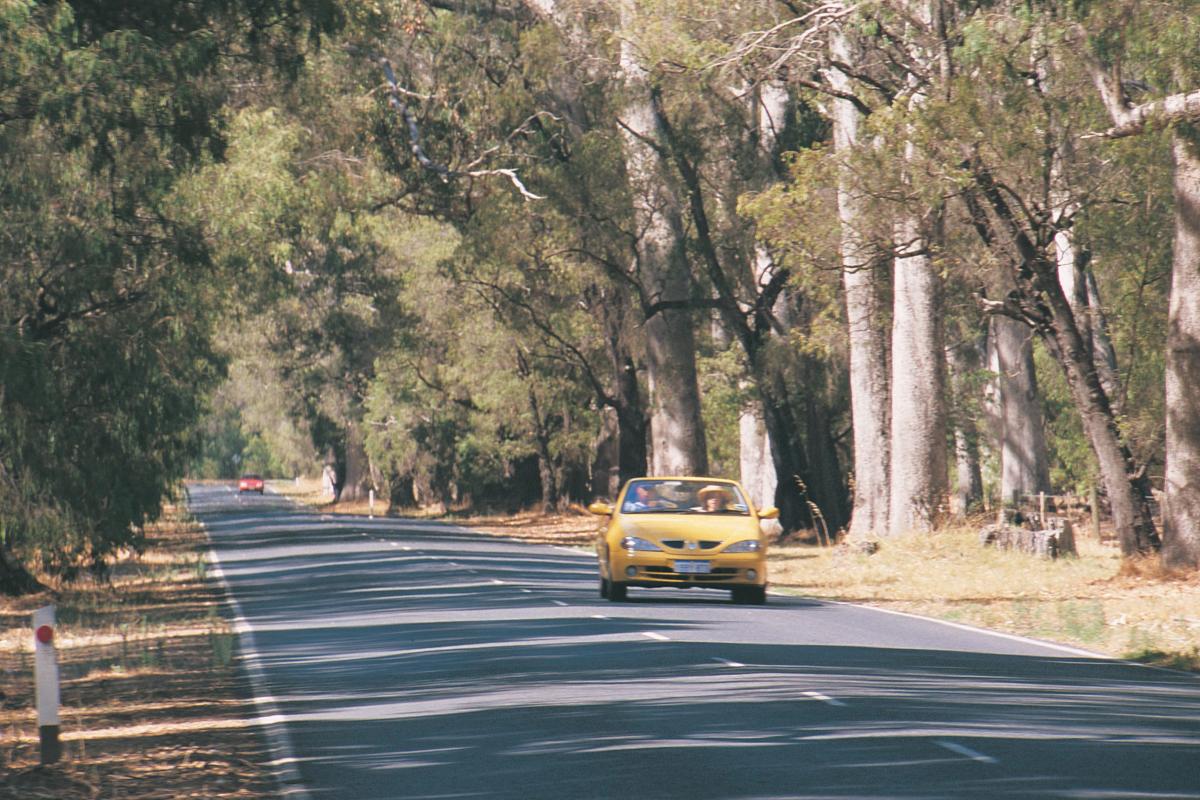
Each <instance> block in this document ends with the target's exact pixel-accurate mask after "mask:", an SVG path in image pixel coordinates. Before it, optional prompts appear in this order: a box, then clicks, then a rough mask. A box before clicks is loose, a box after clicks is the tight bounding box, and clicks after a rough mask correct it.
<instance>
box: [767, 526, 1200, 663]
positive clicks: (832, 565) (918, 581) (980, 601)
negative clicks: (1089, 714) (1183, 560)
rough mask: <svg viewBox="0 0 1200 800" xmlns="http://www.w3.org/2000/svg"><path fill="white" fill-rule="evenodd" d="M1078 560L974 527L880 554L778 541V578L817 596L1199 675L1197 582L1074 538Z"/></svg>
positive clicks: (904, 541) (917, 538) (915, 538)
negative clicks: (1035, 550) (1017, 546)
mask: <svg viewBox="0 0 1200 800" xmlns="http://www.w3.org/2000/svg"><path fill="white" fill-rule="evenodd" d="M1078 538H1079V541H1078V542H1077V544H1078V549H1079V558H1060V559H1058V560H1054V561H1050V560H1042V559H1038V558H1035V557H1032V556H1028V555H1025V554H1021V553H1015V552H1007V551H999V550H995V549H992V548H984V547H981V546H980V544H979V540H978V536H977V534H976V529H975V528H970V529H952V530H945V531H941V532H939V533H935V534H924V535H922V534H910V535H907V536H901V537H896V538H893V539H887V540H885V541H884V542H882V544H881V548H880V550H879V552H877V553H875V554H874V555H864V554H861V553H856V552H853V551H851V550H845V549H839V548H833V549H826V548H814V547H811V546H803V545H790V546H789V545H783V546H779V545H777V546H776V547H775V548H773V550H772V560H771V580H772V584H773V585H774V586H775V587H776V588H777V589H784V590H787V591H789V592H795V593H797V594H804V595H807V596H811V597H825V598H830V599H837V600H846V601H851V602H856V603H863V604H865V605H872V606H878V607H881V608H889V609H893V610H897V611H905V612H909V613H914V614H921V615H923V616H929V617H935V618H938V619H946V620H951V621H954V622H961V623H965V624H968V625H975V626H979V627H982V628H989V629H992V630H999V631H1004V632H1007V633H1014V634H1018V635H1021V636H1029V637H1033V638H1036V639H1045V640H1049V641H1054V642H1059V643H1063V644H1070V645H1074V646H1077V647H1081V648H1084V649H1087V650H1091V651H1094V652H1100V653H1106V654H1108V655H1112V656H1118V657H1122V658H1134V659H1140V660H1145V661H1151V662H1154V663H1160V664H1169V665H1172V666H1177V667H1182V668H1189V669H1200V575H1190V576H1181V575H1171V574H1167V573H1164V572H1163V571H1162V570H1161V568H1158V567H1157V565H1156V562H1150V561H1147V562H1144V563H1139V564H1133V565H1130V564H1123V563H1122V560H1121V557H1120V553H1119V551H1118V550H1117V548H1116V547H1115V546H1113V545H1111V544H1107V543H1100V542H1097V541H1096V540H1095V539H1092V538H1085V537H1078Z"/></svg>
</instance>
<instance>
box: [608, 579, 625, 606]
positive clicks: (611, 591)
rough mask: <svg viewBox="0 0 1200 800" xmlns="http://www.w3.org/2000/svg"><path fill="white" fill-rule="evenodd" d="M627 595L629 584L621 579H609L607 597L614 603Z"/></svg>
mask: <svg viewBox="0 0 1200 800" xmlns="http://www.w3.org/2000/svg"><path fill="white" fill-rule="evenodd" d="M628 597H629V586H628V585H627V584H624V583H622V582H621V581H609V583H608V599H609V600H611V601H612V602H614V603H623V602H625V600H626V599H627V598H628Z"/></svg>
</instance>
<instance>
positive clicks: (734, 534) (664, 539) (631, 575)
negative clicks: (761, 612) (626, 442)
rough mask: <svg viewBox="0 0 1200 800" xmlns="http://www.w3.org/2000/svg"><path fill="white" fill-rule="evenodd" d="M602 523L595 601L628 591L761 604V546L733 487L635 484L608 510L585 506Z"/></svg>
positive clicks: (656, 481)
mask: <svg viewBox="0 0 1200 800" xmlns="http://www.w3.org/2000/svg"><path fill="white" fill-rule="evenodd" d="M588 510H589V511H591V512H592V513H593V514H598V515H601V516H607V517H608V518H609V519H608V524H607V525H605V526H604V529H603V530H602V531H601V532H600V533H599V535H598V537H597V541H596V554H597V556H598V557H599V562H600V596H601V597H606V598H608V599H609V600H612V601H614V602H618V601H621V600H624V599H625V598H626V596H627V594H628V590H629V587H630V586H643V587H654V586H680V587H689V586H703V587H707V588H711V589H728V590H730V593H731V594H732V597H733V602H735V603H753V604H762V603H765V602H766V601H767V540H766V537H765V536H764V535H763V532H762V528H761V527H760V526H759V520H763V519H773V518H775V517H777V516H779V510H778V509H776V508H764V509H762V510H761V511H756V510H755V508H754V506H753V505H751V503H750V501H749V499H748V498H747V497H746V492H745V491H744V490H743V489H742V487H741V486H739V485H738V484H737V483H736V482H734V481H729V480H721V479H718V478H634V479H633V480H630V481H629V482H628V483H626V484H625V487H624V488H623V489H622V490H621V492H620V494H619V495H617V503H616V505H615V506H612V505H609V504H608V503H592V504H591V505H590V506H588Z"/></svg>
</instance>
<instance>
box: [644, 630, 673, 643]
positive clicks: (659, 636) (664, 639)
mask: <svg viewBox="0 0 1200 800" xmlns="http://www.w3.org/2000/svg"><path fill="white" fill-rule="evenodd" d="M642 636H645V637H646V638H647V639H654V640H656V641H659V642H669V641H671V640H670V639H669V638H668V637H666V636H663V635H662V634H661V633H654V632H653V631H643V632H642Z"/></svg>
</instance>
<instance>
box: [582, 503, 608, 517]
mask: <svg viewBox="0 0 1200 800" xmlns="http://www.w3.org/2000/svg"><path fill="white" fill-rule="evenodd" d="M588 511H590V512H592V513H593V514H595V515H597V516H600V517H607V516H609V515H611V514H612V513H613V507H612V506H610V505H609V504H608V503H592V504H591V505H590V506H588Z"/></svg>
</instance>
